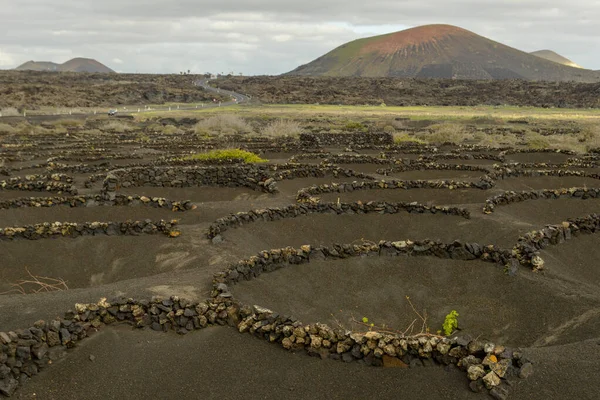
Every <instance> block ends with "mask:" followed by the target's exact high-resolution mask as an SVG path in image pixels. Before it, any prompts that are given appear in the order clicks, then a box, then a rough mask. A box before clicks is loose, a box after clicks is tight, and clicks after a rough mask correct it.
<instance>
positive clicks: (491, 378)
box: [483, 371, 500, 389]
mask: <svg viewBox="0 0 600 400" xmlns="http://www.w3.org/2000/svg"><path fill="white" fill-rule="evenodd" d="M483 383H484V384H485V387H486V388H488V389H491V388H493V387H495V386H498V385H499V384H500V378H499V377H498V375H496V373H494V372H493V371H492V372H489V373H488V374H487V375H486V376H484V377H483Z"/></svg>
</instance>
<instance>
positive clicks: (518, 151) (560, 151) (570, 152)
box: [500, 147, 577, 155]
mask: <svg viewBox="0 0 600 400" xmlns="http://www.w3.org/2000/svg"><path fill="white" fill-rule="evenodd" d="M522 153H556V154H566V155H575V154H577V153H576V152H574V151H573V150H565V149H529V148H527V149H519V148H512V147H511V148H509V149H506V150H503V151H502V152H500V155H509V154H522Z"/></svg>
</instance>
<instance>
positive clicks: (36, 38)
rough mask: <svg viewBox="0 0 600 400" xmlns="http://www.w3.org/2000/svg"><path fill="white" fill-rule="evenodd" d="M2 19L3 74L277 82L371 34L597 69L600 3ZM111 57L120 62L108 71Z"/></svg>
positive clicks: (272, 8)
mask: <svg viewBox="0 0 600 400" xmlns="http://www.w3.org/2000/svg"><path fill="white" fill-rule="evenodd" d="M2 15H3V18H2V19H3V24H2V26H1V27H0V68H7V67H14V66H16V64H19V63H21V62H24V61H27V60H29V59H39V60H42V59H48V58H51V59H50V61H56V62H62V61H65V60H66V59H67V58H69V57H72V56H86V57H92V58H96V59H98V60H99V61H101V62H104V63H105V64H107V65H109V66H110V67H113V68H115V69H118V70H121V71H131V72H134V71H136V70H137V71H144V72H178V71H179V70H183V69H188V68H189V69H192V70H194V71H195V72H205V71H211V70H214V71H219V70H223V71H228V72H229V71H231V70H233V71H236V72H237V71H241V72H244V73H246V74H278V73H282V72H286V71H288V70H291V69H293V68H295V67H296V66H298V65H300V64H304V63H307V62H309V61H311V60H312V59H314V58H316V57H318V56H320V55H321V54H323V53H325V52H327V51H329V50H331V49H332V48H334V47H336V46H338V45H340V44H342V43H344V42H347V41H349V40H352V39H356V38H359V37H365V36H369V34H368V33H373V34H375V33H384V32H383V31H382V30H381V29H382V28H378V26H391V27H394V29H395V30H399V29H403V28H407V27H411V26H417V25H422V24H428V23H448V24H453V25H458V26H461V27H463V28H466V29H469V30H472V31H474V32H476V33H478V34H481V35H483V36H486V37H489V38H491V39H493V40H496V41H499V42H502V43H505V44H508V45H510V46H513V47H516V48H519V49H521V50H525V51H533V50H538V49H542V48H549V49H552V50H555V51H557V52H558V53H560V54H562V55H564V56H566V57H569V58H571V59H573V61H575V62H577V63H579V64H581V65H584V66H586V67H588V68H592V69H600V57H599V56H598V55H597V53H598V52H597V50H598V47H599V44H600V37H599V36H598V34H597V24H596V21H598V20H600V2H598V1H593V0H589V1H584V0H572V1H569V2H568V3H565V2H564V1H558V0H547V1H543V0H529V1H516V0H512V1H510V0H509V1H503V2H499V1H490V0H479V1H475V0H459V1H453V2H448V1H439V0H434V1H429V2H424V1H422V2H415V1H390V0H375V1H369V2H363V1H361V2H358V1H341V0H330V1H327V2H324V1H322V0H321V1H316V0H305V1H302V2H289V3H288V2H283V1H281V0H280V1H274V0H255V1H241V0H235V1H222V2H218V1H210V2H208V1H202V2H198V1H197V0H178V1H174V2H167V1H164V0H146V1H138V0H134V1H132V0H129V1H124V0H119V1H117V0H105V1H102V2H100V1H90V0H79V1H77V0H54V1H52V2H49V1H47V0H20V1H18V2H16V1H15V2H10V3H7V4H4V5H2ZM370 31H373V32H370ZM359 32H361V33H359ZM366 32H368V33H366ZM113 59H118V60H122V63H116V64H115V65H111V60H113ZM219 72H221V71H219Z"/></svg>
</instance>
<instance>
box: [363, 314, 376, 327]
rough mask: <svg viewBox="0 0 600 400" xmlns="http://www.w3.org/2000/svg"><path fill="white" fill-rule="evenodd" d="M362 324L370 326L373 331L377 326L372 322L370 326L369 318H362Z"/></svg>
mask: <svg viewBox="0 0 600 400" xmlns="http://www.w3.org/2000/svg"><path fill="white" fill-rule="evenodd" d="M362 322H363V324H365V325H368V326H369V330H371V329H373V328H374V327H375V324H374V323H372V322H371V323H370V324H369V318H367V317H362Z"/></svg>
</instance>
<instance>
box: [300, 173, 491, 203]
mask: <svg viewBox="0 0 600 400" xmlns="http://www.w3.org/2000/svg"><path fill="white" fill-rule="evenodd" d="M486 178H487V177H484V178H483V179H482V180H480V181H479V182H462V181H453V180H450V181H448V180H435V181H425V180H380V181H375V180H374V181H360V182H357V181H354V182H343V183H331V184H323V185H313V186H310V187H307V188H302V189H300V190H299V191H298V193H297V195H296V200H297V201H298V202H313V201H315V199H314V197H313V196H318V195H320V194H323V193H345V192H353V191H355V190H381V189H449V190H454V189H481V190H487V189H490V188H492V187H493V186H494V182H493V181H492V180H487V179H486Z"/></svg>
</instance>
